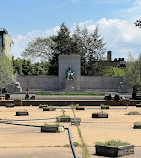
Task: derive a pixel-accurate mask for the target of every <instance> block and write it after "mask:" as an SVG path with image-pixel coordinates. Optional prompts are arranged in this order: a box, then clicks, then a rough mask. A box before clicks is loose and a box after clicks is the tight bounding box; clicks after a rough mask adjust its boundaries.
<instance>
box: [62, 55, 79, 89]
mask: <svg viewBox="0 0 141 158" xmlns="http://www.w3.org/2000/svg"><path fill="white" fill-rule="evenodd" d="M80 58H81V57H80V55H59V89H60V90H64V89H66V70H67V69H68V68H69V66H71V69H72V70H73V71H74V79H73V83H74V90H80V77H81V76H80V75H81V74H80V71H81V69H80Z"/></svg>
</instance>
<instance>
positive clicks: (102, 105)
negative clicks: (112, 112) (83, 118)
mask: <svg viewBox="0 0 141 158" xmlns="http://www.w3.org/2000/svg"><path fill="white" fill-rule="evenodd" d="M100 107H109V105H104V104H101V105H100Z"/></svg>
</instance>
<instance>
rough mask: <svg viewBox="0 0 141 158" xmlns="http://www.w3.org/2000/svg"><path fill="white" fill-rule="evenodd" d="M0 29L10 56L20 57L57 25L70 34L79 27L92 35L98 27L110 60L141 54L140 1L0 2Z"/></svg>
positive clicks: (8, 0) (3, 0) (50, 0)
mask: <svg viewBox="0 0 141 158" xmlns="http://www.w3.org/2000/svg"><path fill="white" fill-rule="evenodd" d="M0 15H1V18H0V27H4V28H6V29H7V30H8V32H9V34H10V35H11V36H12V39H13V40H14V43H15V44H14V46H13V49H12V54H13V55H14V56H15V57H20V54H21V53H22V51H23V50H24V48H25V47H26V46H27V43H28V42H29V41H31V40H33V39H34V38H36V37H38V36H43V37H47V36H49V35H52V34H55V33H56V31H57V30H58V28H59V26H60V24H61V23H62V22H65V24H66V25H67V26H68V27H69V28H70V30H71V31H72V30H73V29H74V27H75V25H76V23H79V24H80V26H84V25H85V26H87V28H88V30H89V32H92V31H93V29H94V28H95V26H96V25H99V28H100V33H101V35H102V36H103V37H104V40H105V42H106V43H107V44H106V48H107V50H111V51H112V52H113V58H115V57H125V58H127V56H128V53H129V52H131V53H132V54H133V55H134V56H137V55H138V54H139V53H140V50H141V45H140V43H141V29H139V28H136V27H135V26H134V22H135V20H136V19H140V18H141V0H124V1H123V0H40V1H39V0H0Z"/></svg>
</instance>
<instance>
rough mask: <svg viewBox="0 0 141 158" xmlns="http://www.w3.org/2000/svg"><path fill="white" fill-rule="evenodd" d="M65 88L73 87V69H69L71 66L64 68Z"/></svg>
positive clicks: (70, 88) (71, 88)
mask: <svg viewBox="0 0 141 158" xmlns="http://www.w3.org/2000/svg"><path fill="white" fill-rule="evenodd" d="M65 89H66V90H73V89H74V71H73V70H72V69H71V66H69V68H68V69H67V70H66V87H65Z"/></svg>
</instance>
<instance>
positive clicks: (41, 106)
mask: <svg viewBox="0 0 141 158" xmlns="http://www.w3.org/2000/svg"><path fill="white" fill-rule="evenodd" d="M47 106H48V105H39V109H42V108H45V107H47Z"/></svg>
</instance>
